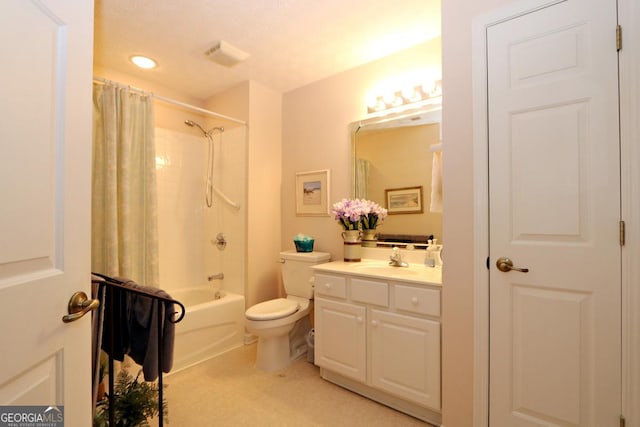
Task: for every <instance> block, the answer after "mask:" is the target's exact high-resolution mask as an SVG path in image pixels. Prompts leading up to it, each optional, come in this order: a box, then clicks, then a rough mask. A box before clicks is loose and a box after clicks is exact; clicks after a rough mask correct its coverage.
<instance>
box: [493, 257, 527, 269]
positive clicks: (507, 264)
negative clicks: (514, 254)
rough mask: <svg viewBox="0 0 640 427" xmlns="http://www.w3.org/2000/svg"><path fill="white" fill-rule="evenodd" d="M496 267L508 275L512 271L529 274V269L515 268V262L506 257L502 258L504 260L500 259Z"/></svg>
mask: <svg viewBox="0 0 640 427" xmlns="http://www.w3.org/2000/svg"><path fill="white" fill-rule="evenodd" d="M496 267H498V270H500V271H502V272H504V273H507V272H509V271H511V270H515V271H519V272H521V273H528V272H529V269H528V268H517V267H514V266H513V261H511V260H510V259H509V258H506V257H502V258H498V260H497V261H496Z"/></svg>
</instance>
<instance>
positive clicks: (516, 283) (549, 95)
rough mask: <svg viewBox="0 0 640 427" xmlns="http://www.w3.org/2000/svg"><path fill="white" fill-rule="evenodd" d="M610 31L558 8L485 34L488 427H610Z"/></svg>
mask: <svg viewBox="0 0 640 427" xmlns="http://www.w3.org/2000/svg"><path fill="white" fill-rule="evenodd" d="M615 28H616V3H615V2H614V1H608V0H579V1H578V0H569V1H564V2H560V3H558V4H556V5H553V6H548V7H544V8H541V9H538V10H535V11H532V12H530V13H525V14H522V15H520V16H517V17H514V18H512V19H509V20H505V21H504V22H501V23H499V24H497V25H494V26H492V27H489V29H488V31H487V52H488V57H487V60H488V70H487V71H488V103H489V105H488V112H489V117H488V118H489V171H490V172H489V193H490V195H489V204H490V207H489V210H490V260H491V261H490V415H489V417H490V422H491V425H492V426H496V427H499V426H507V427H512V426H534V425H535V426H541V425H544V426H556V425H562V426H594V427H605V426H617V425H618V422H619V416H620V410H621V395H620V393H621V392H620V390H621V374H620V368H621V367H620V355H621V341H620V335H621V321H620V298H621V297H620V295H621V292H620V287H621V276H620V265H621V264H620V263H621V254H620V253H621V246H620V243H619V220H620V170H619V162H620V159H619V136H618V92H617V91H618V88H617V82H618V81H617V50H616V41H615ZM501 257H506V258H510V259H511V260H512V261H513V264H514V267H519V268H527V269H528V270H529V271H528V272H526V273H525V272H519V271H509V272H502V271H499V270H498V268H497V265H496V262H497V261H498V259H499V258H501Z"/></svg>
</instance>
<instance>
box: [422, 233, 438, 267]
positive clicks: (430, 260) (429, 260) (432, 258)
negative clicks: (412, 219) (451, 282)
mask: <svg viewBox="0 0 640 427" xmlns="http://www.w3.org/2000/svg"><path fill="white" fill-rule="evenodd" d="M424 265H426V266H427V267H435V266H436V252H435V251H434V243H433V240H431V239H429V240H427V250H426V254H425V257H424Z"/></svg>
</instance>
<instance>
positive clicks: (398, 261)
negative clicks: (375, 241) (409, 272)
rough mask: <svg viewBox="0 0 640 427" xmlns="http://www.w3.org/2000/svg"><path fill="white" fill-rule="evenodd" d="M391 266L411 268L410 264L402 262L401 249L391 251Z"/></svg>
mask: <svg viewBox="0 0 640 427" xmlns="http://www.w3.org/2000/svg"><path fill="white" fill-rule="evenodd" d="M389 265H390V266H392V267H409V264H407V263H406V262H404V261H402V256H401V255H400V249H398V248H396V247H394V248H393V249H392V251H391V256H390V257H389Z"/></svg>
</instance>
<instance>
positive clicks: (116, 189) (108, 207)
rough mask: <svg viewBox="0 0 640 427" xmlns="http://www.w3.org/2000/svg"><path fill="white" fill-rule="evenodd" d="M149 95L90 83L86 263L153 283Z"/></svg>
mask: <svg viewBox="0 0 640 427" xmlns="http://www.w3.org/2000/svg"><path fill="white" fill-rule="evenodd" d="M155 161H156V160H155V144H154V115H153V99H152V98H151V97H149V96H147V95H141V94H139V93H136V92H135V91H132V90H130V89H129V88H127V87H119V86H115V85H111V84H108V83H107V84H95V83H94V90H93V178H92V206H91V209H92V214H91V222H92V224H91V225H92V246H91V250H92V252H91V269H92V271H95V272H99V273H103V274H106V275H109V276H121V277H126V278H129V279H131V280H134V281H135V282H137V283H141V284H144V285H147V286H156V287H157V286H158V225H157V222H158V221H157V203H156V197H157V196H156V165H155Z"/></svg>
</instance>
